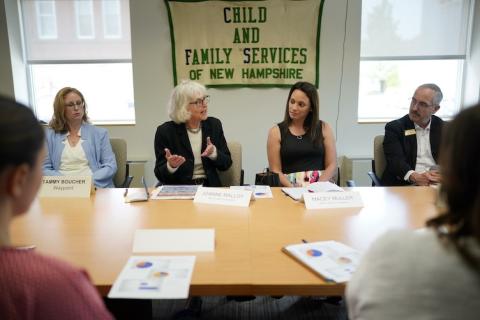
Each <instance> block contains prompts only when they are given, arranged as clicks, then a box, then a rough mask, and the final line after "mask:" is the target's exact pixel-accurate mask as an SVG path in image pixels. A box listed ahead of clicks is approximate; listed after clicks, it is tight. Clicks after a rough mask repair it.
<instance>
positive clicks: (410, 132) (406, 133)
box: [405, 129, 417, 137]
mask: <svg viewBox="0 0 480 320" xmlns="http://www.w3.org/2000/svg"><path fill="white" fill-rule="evenodd" d="M412 134H417V132H416V131H415V129H409V130H405V137H406V136H411V135H412Z"/></svg>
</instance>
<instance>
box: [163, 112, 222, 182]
mask: <svg viewBox="0 0 480 320" xmlns="http://www.w3.org/2000/svg"><path fill="white" fill-rule="evenodd" d="M201 127H202V151H203V150H205V148H206V147H207V137H210V141H212V143H213V144H214V145H215V147H216V148H217V160H215V161H213V160H211V159H209V158H207V157H202V163H203V169H204V170H205V174H206V176H207V179H208V183H209V186H210V187H220V186H221V183H220V178H219V177H218V173H217V169H218V170H220V171H225V170H227V169H228V168H230V166H231V165H232V157H231V156H230V150H228V147H227V142H226V140H225V136H224V135H223V129H222V123H221V122H220V120H218V119H217V118H213V117H208V118H207V119H206V120H205V121H202V122H201ZM154 147H155V157H156V161H155V170H154V172H155V176H156V177H157V179H158V180H159V181H160V183H162V184H188V183H191V180H192V176H193V161H194V158H193V151H192V146H191V144H190V140H189V139H188V134H187V128H186V127H185V124H184V123H181V124H176V123H175V122H173V121H168V122H165V123H164V124H162V125H160V126H158V128H157V132H156V133H155V143H154ZM165 148H168V149H170V152H171V153H172V154H177V155H180V156H183V157H185V159H186V161H185V162H184V163H183V164H182V165H181V166H180V167H179V168H178V170H177V171H175V172H174V173H170V172H168V169H167V160H166V159H165Z"/></svg>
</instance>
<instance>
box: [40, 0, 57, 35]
mask: <svg viewBox="0 0 480 320" xmlns="http://www.w3.org/2000/svg"><path fill="white" fill-rule="evenodd" d="M35 12H36V16H37V17H36V18H37V19H36V21H37V30H38V38H39V39H43V40H46V39H56V38H57V17H56V14H55V2H54V1H37V2H35Z"/></svg>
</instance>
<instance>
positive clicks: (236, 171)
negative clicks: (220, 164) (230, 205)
mask: <svg viewBox="0 0 480 320" xmlns="http://www.w3.org/2000/svg"><path fill="white" fill-rule="evenodd" d="M227 146H228V150H230V154H231V156H232V165H231V167H230V168H228V169H227V170H226V171H220V170H219V171H218V175H219V177H220V182H221V183H222V186H224V187H229V186H241V185H243V175H244V172H243V169H242V145H241V144H240V143H239V142H236V141H228V142H227Z"/></svg>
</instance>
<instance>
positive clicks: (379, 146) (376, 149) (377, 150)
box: [367, 135, 387, 187]
mask: <svg viewBox="0 0 480 320" xmlns="http://www.w3.org/2000/svg"><path fill="white" fill-rule="evenodd" d="M383 138H384V136H383V135H379V136H376V137H375V138H374V139H373V160H372V171H369V172H368V173H367V174H368V176H369V177H370V179H372V186H377V187H381V186H382V183H381V182H380V181H381V178H382V176H383V172H384V171H385V167H386V166H387V160H386V159H385V153H384V152H383Z"/></svg>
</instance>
